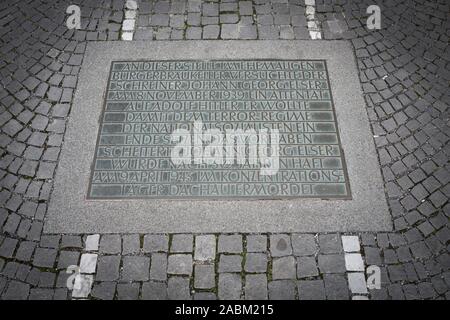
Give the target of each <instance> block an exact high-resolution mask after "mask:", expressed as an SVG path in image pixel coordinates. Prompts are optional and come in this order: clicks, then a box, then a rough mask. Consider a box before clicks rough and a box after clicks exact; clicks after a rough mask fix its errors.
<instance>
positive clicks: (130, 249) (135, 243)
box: [122, 234, 141, 255]
mask: <svg viewBox="0 0 450 320" xmlns="http://www.w3.org/2000/svg"><path fill="white" fill-rule="evenodd" d="M140 249H141V240H140V238H139V235H138V234H131V235H124V236H122V254H123V255H126V254H134V253H139V251H140Z"/></svg>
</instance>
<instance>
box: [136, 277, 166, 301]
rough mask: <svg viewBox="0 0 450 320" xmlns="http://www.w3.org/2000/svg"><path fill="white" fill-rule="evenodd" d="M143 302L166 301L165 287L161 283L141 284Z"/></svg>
mask: <svg viewBox="0 0 450 320" xmlns="http://www.w3.org/2000/svg"><path fill="white" fill-rule="evenodd" d="M142 299H143V300H167V285H166V284H165V283H162V282H155V281H150V282H145V283H143V284H142Z"/></svg>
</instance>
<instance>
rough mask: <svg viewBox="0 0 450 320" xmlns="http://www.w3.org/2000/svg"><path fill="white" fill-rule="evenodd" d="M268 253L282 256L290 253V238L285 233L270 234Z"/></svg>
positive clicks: (273, 255)
mask: <svg viewBox="0 0 450 320" xmlns="http://www.w3.org/2000/svg"><path fill="white" fill-rule="evenodd" d="M270 254H271V255H272V257H283V256H288V255H291V254H292V246H291V239H290V237H289V236H288V235H287V234H272V235H270Z"/></svg>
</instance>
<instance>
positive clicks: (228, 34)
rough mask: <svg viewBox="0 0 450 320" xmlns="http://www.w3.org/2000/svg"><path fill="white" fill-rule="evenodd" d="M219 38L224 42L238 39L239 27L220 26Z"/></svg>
mask: <svg viewBox="0 0 450 320" xmlns="http://www.w3.org/2000/svg"><path fill="white" fill-rule="evenodd" d="M220 38H222V39H224V40H229V39H238V38H239V26H238V25H237V24H222V25H221V31H220Z"/></svg>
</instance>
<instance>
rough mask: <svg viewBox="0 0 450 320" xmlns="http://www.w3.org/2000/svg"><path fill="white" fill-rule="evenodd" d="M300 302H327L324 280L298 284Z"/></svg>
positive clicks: (304, 281) (302, 281)
mask: <svg viewBox="0 0 450 320" xmlns="http://www.w3.org/2000/svg"><path fill="white" fill-rule="evenodd" d="M297 289H298V298H299V300H325V299H326V298H325V286H324V284H323V280H301V281H299V282H298V287H297Z"/></svg>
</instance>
